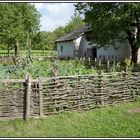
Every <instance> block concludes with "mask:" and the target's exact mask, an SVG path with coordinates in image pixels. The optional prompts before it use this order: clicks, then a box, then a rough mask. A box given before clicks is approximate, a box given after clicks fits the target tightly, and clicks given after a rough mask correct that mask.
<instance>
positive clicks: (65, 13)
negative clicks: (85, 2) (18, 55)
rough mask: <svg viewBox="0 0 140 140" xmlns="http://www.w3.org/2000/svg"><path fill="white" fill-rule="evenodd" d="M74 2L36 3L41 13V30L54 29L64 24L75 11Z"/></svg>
mask: <svg viewBox="0 0 140 140" xmlns="http://www.w3.org/2000/svg"><path fill="white" fill-rule="evenodd" d="M73 4H74V3H34V5H35V7H36V8H37V10H38V11H39V12H40V13H41V15H42V16H41V19H40V20H41V22H40V25H41V28H40V30H41V31H53V30H54V29H55V28H57V27H59V26H64V25H65V24H66V23H68V21H69V20H70V18H71V16H72V15H73V13H74V5H73Z"/></svg>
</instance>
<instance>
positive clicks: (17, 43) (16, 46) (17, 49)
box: [15, 39, 19, 57]
mask: <svg viewBox="0 0 140 140" xmlns="http://www.w3.org/2000/svg"><path fill="white" fill-rule="evenodd" d="M17 55H19V42H18V39H16V42H15V57H17Z"/></svg>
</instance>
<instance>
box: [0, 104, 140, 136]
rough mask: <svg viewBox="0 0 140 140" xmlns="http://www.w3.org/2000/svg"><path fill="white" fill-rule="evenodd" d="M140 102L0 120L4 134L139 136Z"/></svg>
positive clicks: (1, 130)
mask: <svg viewBox="0 0 140 140" xmlns="http://www.w3.org/2000/svg"><path fill="white" fill-rule="evenodd" d="M139 106H140V102H133V103H126V104H124V105H118V106H111V107H106V108H99V109H93V110H91V111H86V112H81V113H78V112H64V113H62V114H59V115H53V116H47V117H46V118H42V119H30V120H28V121H23V120H20V119H15V120H10V121H0V125H1V126H3V127H0V132H1V133H0V136H1V137H106V138H108V137H112V138H114V137H119V138H120V137H122V138H123V137H139V136H140V127H139V126H140V117H139V115H140V114H139V113H131V112H128V110H130V109H135V108H139ZM31 128H32V129H31Z"/></svg>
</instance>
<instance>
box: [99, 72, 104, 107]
mask: <svg viewBox="0 0 140 140" xmlns="http://www.w3.org/2000/svg"><path fill="white" fill-rule="evenodd" d="M99 74H100V75H99V78H100V86H99V88H100V94H101V98H100V99H101V105H102V106H104V95H103V94H104V89H103V80H104V79H103V72H102V71H100V73H99Z"/></svg>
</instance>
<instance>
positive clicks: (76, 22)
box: [65, 11, 85, 33]
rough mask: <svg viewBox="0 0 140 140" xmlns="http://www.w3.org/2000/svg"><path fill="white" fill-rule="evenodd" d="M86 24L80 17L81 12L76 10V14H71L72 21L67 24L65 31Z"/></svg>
mask: <svg viewBox="0 0 140 140" xmlns="http://www.w3.org/2000/svg"><path fill="white" fill-rule="evenodd" d="M84 24H85V23H84V21H83V19H82V18H81V17H80V15H79V13H78V12H76V11H75V12H74V14H73V15H72V16H71V19H70V21H69V22H68V23H67V25H66V26H65V32H66V33H70V32H72V31H74V30H75V29H77V28H79V27H80V26H82V25H84Z"/></svg>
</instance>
